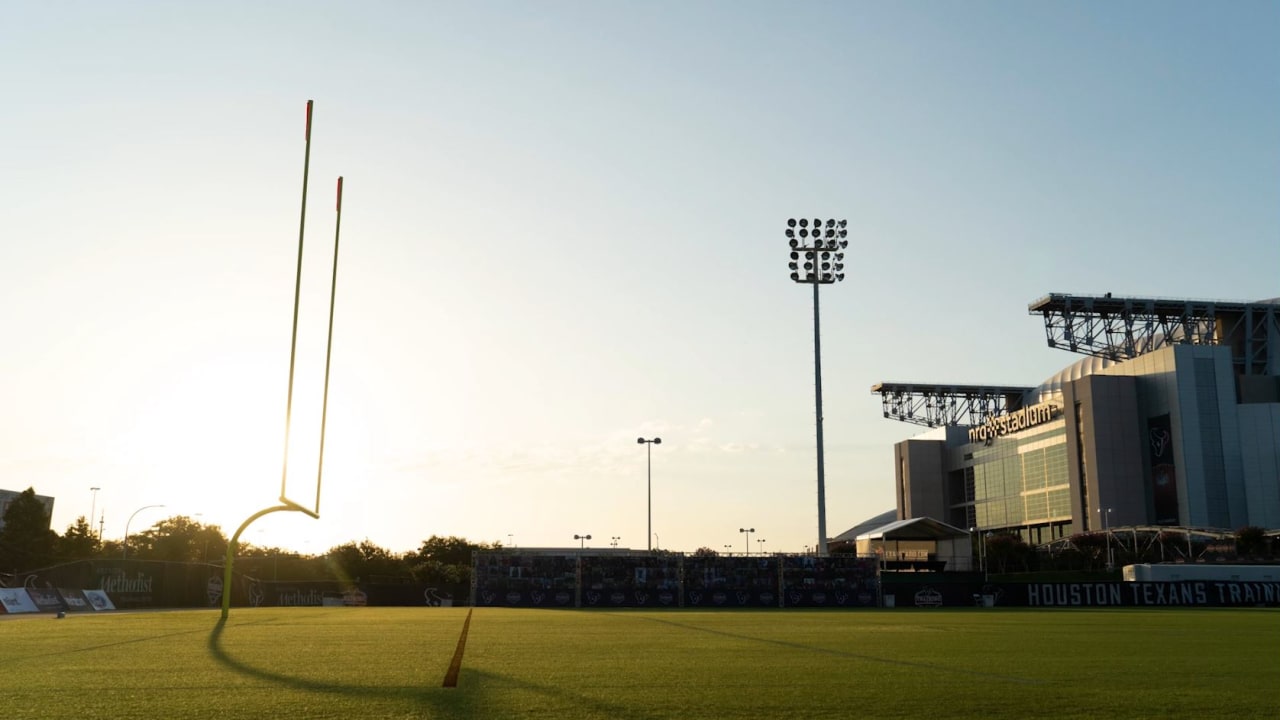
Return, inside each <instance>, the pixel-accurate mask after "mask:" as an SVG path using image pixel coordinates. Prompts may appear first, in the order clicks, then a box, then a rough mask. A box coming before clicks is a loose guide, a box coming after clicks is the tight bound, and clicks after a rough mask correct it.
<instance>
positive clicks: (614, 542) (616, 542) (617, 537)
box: [609, 535, 622, 547]
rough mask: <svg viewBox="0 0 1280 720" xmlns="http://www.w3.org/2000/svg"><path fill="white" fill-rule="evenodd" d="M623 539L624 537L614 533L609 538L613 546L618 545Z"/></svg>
mask: <svg viewBox="0 0 1280 720" xmlns="http://www.w3.org/2000/svg"><path fill="white" fill-rule="evenodd" d="M621 539H622V538H621V537H619V536H617V535H613V536H611V537H610V538H609V545H611V546H612V547H618V541H619V540H621Z"/></svg>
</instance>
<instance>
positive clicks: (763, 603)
mask: <svg viewBox="0 0 1280 720" xmlns="http://www.w3.org/2000/svg"><path fill="white" fill-rule="evenodd" d="M877 564H878V561H877V559H876V558H875V557H856V556H853V555H833V556H830V557H815V556H813V555H765V556H757V557H747V556H725V555H685V554H681V553H670V552H659V553H648V552H635V551H618V552H600V551H583V552H574V551H535V550H530V551H515V550H498V551H477V552H476V553H475V554H474V556H473V572H472V576H471V577H472V586H471V604H472V605H475V606H493V607H551V608H555V607H563V608H581V607H611V608H617V607H648V608H657V607H708V608H710V607H757V608H758V607H779V608H796V607H875V606H877V605H879V599H880V585H879V579H878V574H877Z"/></svg>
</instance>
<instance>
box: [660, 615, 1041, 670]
mask: <svg viewBox="0 0 1280 720" xmlns="http://www.w3.org/2000/svg"><path fill="white" fill-rule="evenodd" d="M641 619H643V620H646V621H648V622H655V623H661V624H663V625H671V626H672V627H678V628H681V629H683V630H693V631H694V632H702V633H707V634H710V635H719V636H721V637H729V638H734V639H737V640H746V641H748V642H754V643H762V644H765V645H773V646H775V647H784V648H787V649H790V650H805V651H808V652H812V653H819V654H822V655H833V656H835V657H844V658H852V659H855V660H862V661H864V662H873V663H883V664H885V665H898V666H902V667H912V668H920V669H924V670H930V671H933V672H943V673H954V674H956V675H969V676H972V677H980V678H984V679H987V680H1003V681H1004V682H1010V683H1017V684H1019V685H1044V684H1045V681H1044V680H1035V679H1033V678H1023V677H1017V676H1014V675H1001V674H1000V673H990V672H982V671H981V670H970V669H968V668H962V667H948V666H945V665H935V664H933V663H927V662H914V661H911V660H893V659H891V658H882V657H875V656H874V655H863V654H861V653H853V652H849V651H847V650H833V649H831V648H823V647H815V646H813V645H804V644H801V643H795V642H788V641H786V640H770V639H768V638H759V637H752V636H750V635H743V634H741V633H733V632H728V631H726V630H712V629H711V628H705V627H698V626H697V625H686V624H684V623H679V622H675V621H674V620H663V619H661V618H656V617H644V618H641Z"/></svg>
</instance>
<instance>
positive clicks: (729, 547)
mask: <svg viewBox="0 0 1280 720" xmlns="http://www.w3.org/2000/svg"><path fill="white" fill-rule="evenodd" d="M724 549H725V550H728V551H729V554H730V555H732V554H733V546H732V545H725V546H724Z"/></svg>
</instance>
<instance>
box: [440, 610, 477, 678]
mask: <svg viewBox="0 0 1280 720" xmlns="http://www.w3.org/2000/svg"><path fill="white" fill-rule="evenodd" d="M474 611H475V608H471V609H470V610H468V611H467V619H466V620H464V621H463V622H462V634H461V635H459V636H458V649H457V650H454V651H453V660H452V661H450V662H449V671H448V672H446V673H445V674H444V687H458V671H460V670H462V653H463V652H464V651H465V650H466V649H467V631H468V630H470V629H471V613H472V612H474Z"/></svg>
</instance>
